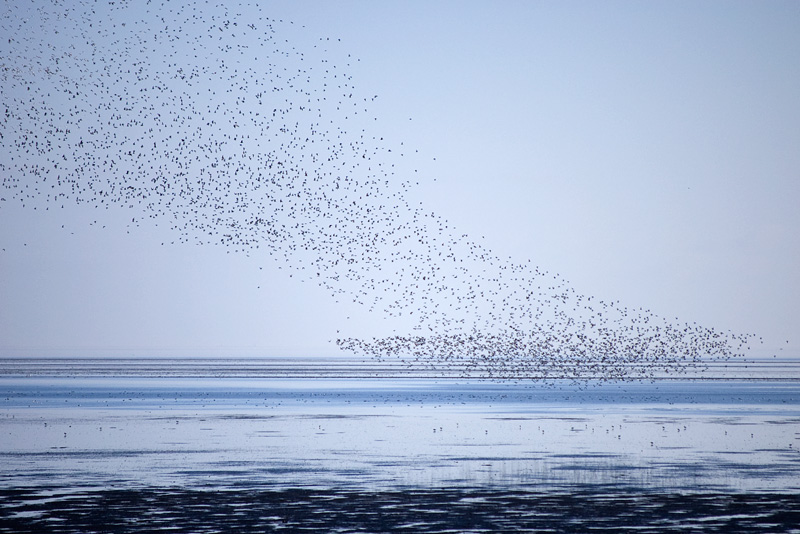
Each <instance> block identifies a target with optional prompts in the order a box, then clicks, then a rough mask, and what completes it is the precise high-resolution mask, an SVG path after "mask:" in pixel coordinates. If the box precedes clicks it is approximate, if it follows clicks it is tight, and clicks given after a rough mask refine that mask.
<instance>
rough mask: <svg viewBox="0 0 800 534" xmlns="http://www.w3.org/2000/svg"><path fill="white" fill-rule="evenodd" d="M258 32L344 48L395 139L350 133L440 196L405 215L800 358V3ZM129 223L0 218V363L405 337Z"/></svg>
mask: <svg viewBox="0 0 800 534" xmlns="http://www.w3.org/2000/svg"><path fill="white" fill-rule="evenodd" d="M45 4H46V3H45ZM211 5H212V6H213V3H212V4H211ZM198 9H205V10H213V9H214V8H213V7H203V6H202V3H199V4H198ZM232 9H233V8H232ZM261 13H262V14H263V15H264V16H266V17H271V18H273V19H284V21H293V22H294V26H293V27H291V28H289V27H288V26H287V25H286V24H283V25H281V26H280V27H281V28H282V30H281V31H282V32H284V33H283V34H281V35H282V36H283V35H284V34H285V35H286V39H289V40H291V42H289V43H288V44H287V45H286V46H297V47H298V48H299V49H303V50H306V51H307V52H310V51H311V50H312V48H313V46H314V43H317V42H318V41H317V40H318V39H319V38H320V37H323V38H330V39H331V42H325V43H324V46H326V47H327V49H328V52H327V53H328V54H330V57H331V58H332V61H334V62H335V61H339V62H340V65H339V68H341V69H342V70H346V71H347V72H348V74H350V75H352V79H351V83H352V86H354V87H353V91H354V92H355V93H357V95H358V96H359V97H365V98H370V102H369V104H368V105H369V113H368V114H367V116H368V117H370V118H372V117H375V118H377V120H373V121H362V122H355V123H354V122H349V123H347V125H345V126H343V127H345V128H351V129H353V124H356V125H358V126H357V127H356V128H355V130H357V129H358V128H360V127H361V125H362V124H365V125H367V126H366V127H368V128H369V132H371V133H373V134H375V135H379V136H382V137H384V138H385V146H387V147H393V150H394V152H402V153H404V156H403V158H402V159H397V160H395V159H392V160H391V161H393V162H396V164H397V170H396V172H397V174H398V175H400V176H403V177H408V178H413V180H415V181H416V180H418V181H419V182H420V185H419V187H417V188H416V189H414V190H412V191H411V192H410V193H409V194H408V196H409V198H410V199H412V200H413V201H414V202H422V203H423V205H424V206H425V208H426V209H430V210H433V211H435V212H436V213H437V214H439V215H441V216H443V217H444V218H445V219H447V220H448V221H449V223H450V224H452V225H454V226H455V227H456V228H458V229H459V231H463V232H464V233H466V234H468V235H469V236H471V237H472V238H473V239H475V240H476V241H478V242H479V243H481V244H482V245H484V246H485V247H487V248H488V249H490V250H492V251H493V252H494V253H495V254H497V255H498V256H501V257H509V256H510V257H511V258H513V260H514V261H517V262H523V261H527V260H528V259H530V260H531V261H532V262H533V263H535V264H536V265H538V266H540V267H542V268H544V269H547V270H549V271H552V272H558V273H560V274H561V275H562V276H563V277H564V278H566V279H567V280H569V281H570V283H571V284H572V286H574V287H575V289H576V290H577V291H579V292H582V293H584V294H590V295H596V296H598V297H599V298H603V299H607V300H616V299H619V300H620V301H621V302H622V303H623V304H625V305H626V306H630V307H633V308H638V307H639V306H642V307H645V308H649V309H651V310H653V311H654V312H655V313H657V314H659V315H662V316H665V317H679V318H680V320H681V321H689V322H692V321H697V322H698V323H701V324H703V325H707V326H710V327H711V326H713V327H715V328H719V329H722V330H727V329H731V330H733V331H736V332H751V333H754V334H756V335H759V336H764V339H765V344H764V347H763V352H764V353H768V354H770V355H771V354H773V353H778V354H792V355H795V356H797V355H798V354H799V353H800V336H798V325H800V276H799V275H798V274H797V271H798V267H800V209H798V206H800V150H797V147H798V146H800V100H798V98H797V95H798V94H800V31H798V28H800V5H798V4H797V3H795V2H702V3H698V2H647V3H644V2H605V3H598V2H550V3H546V2H501V3H495V2H492V3H489V2H471V3H467V2H435V3H430V2H410V3H409V2H398V3H386V2H343V3H342V2H337V3H327V2H312V3H297V2H277V3H270V5H269V6H267V5H265V6H262V8H261ZM12 15H14V14H13V13H12ZM14 16H16V15H14ZM5 21H6V23H7V21H8V19H7V18H6V19H5ZM300 26H304V27H300ZM131 31H134V32H135V30H131ZM42 39H43V40H44V41H45V42H47V41H48V39H49V40H53V39H56V38H55V37H53V36H49V37H48V36H47V35H46V34H43V37H42ZM53 42H57V40H56V41H53ZM59 44H60V43H59ZM231 44H236V41H235V40H231ZM9 46H11V47H12V49H13V45H10V44H4V45H3V47H4V48H3V50H5V49H6V48H7V47H9ZM20 54H21V56H23V57H24V54H25V53H24V52H21V53H20ZM348 55H350V57H348ZM144 59H145V60H147V59H148V58H144ZM12 61H13V60H12ZM151 61H154V62H155V61H156V59H152V60H151ZM345 62H349V63H350V66H348V67H347V68H346V69H345V68H344V67H343V66H342V65H343V63H345ZM19 72H24V69H20V70H19ZM23 76H24V74H23ZM0 80H2V79H0ZM6 82H7V79H6V81H3V83H6ZM374 95H378V98H377V99H375V100H374V101H373V100H371V97H372V96H374ZM4 98H7V97H4ZM362 117H364V116H363V115H362ZM356 120H357V121H358V120H360V119H356ZM10 138H11V136H9V135H6V136H5V138H4V140H3V141H1V142H2V143H7V142H9V139H10ZM401 143H402V145H401ZM417 150H418V152H417ZM3 158H4V156H2V155H0V162H4V161H5V160H4V159H3ZM434 158H435V159H434ZM387 161H389V160H387ZM6 164H8V162H6ZM414 169H416V170H417V172H414ZM0 196H8V195H6V194H2V191H0ZM45 207H49V209H47V210H46V211H45ZM131 217H136V218H140V217H141V218H145V217H144V216H142V215H139V214H132V212H131V210H129V209H127V208H120V207H112V208H111V209H108V210H106V209H102V208H101V209H96V208H94V207H92V206H89V205H86V204H82V205H75V203H74V202H73V203H70V202H64V208H61V207H60V204H59V206H58V208H56V207H55V206H54V205H52V204H50V205H46V204H41V205H40V206H38V207H37V209H35V210H34V209H31V206H30V205H28V206H26V207H25V208H23V207H21V205H20V204H19V202H11V201H6V202H4V203H2V204H0V245H2V249H3V250H2V252H1V253H0V273H2V277H0V302H2V306H0V355H6V356H15V355H62V354H65V355H84V354H91V355H103V354H114V355H131V354H133V355H180V356H191V355H207V356H212V355H216V356H227V355H276V356H279V355H329V354H335V353H336V352H337V349H336V347H335V345H333V344H332V343H330V341H329V340H331V339H335V338H336V337H337V335H347V336H350V335H367V336H371V335H383V334H385V333H387V332H390V331H392V330H393V329H394V328H395V327H396V326H397V324H396V322H393V321H389V320H387V319H385V318H383V317H380V316H379V315H378V314H376V313H369V312H368V311H367V309H366V307H364V306H359V305H356V304H353V303H352V302H338V303H337V302H336V301H335V300H334V299H332V298H331V296H330V295H329V294H328V293H327V292H326V291H324V290H323V289H321V288H319V287H317V286H316V285H315V283H314V282H313V281H311V280H306V279H305V278H304V274H303V273H302V272H294V273H292V269H291V267H290V266H288V265H284V264H281V263H278V262H275V261H272V260H271V259H270V258H268V257H267V255H266V254H264V253H263V252H259V251H253V252H252V253H251V254H250V255H249V257H248V256H245V255H244V254H241V253H239V254H236V253H230V254H229V253H226V252H227V251H226V250H225V248H224V247H219V246H199V245H196V244H174V245H171V244H170V242H171V241H174V240H175V232H173V231H171V230H170V229H169V227H168V224H165V223H164V221H160V222H159V225H158V226H154V225H153V224H152V223H150V222H147V221H145V222H143V223H142V226H140V227H134V228H128V223H129V222H130V219H131ZM94 221H97V223H96V224H94ZM62 225H64V227H63V228H62ZM104 226H105V227H104ZM481 236H483V237H481ZM162 242H165V243H166V244H165V245H162V244H161V243H162ZM279 267H281V268H279ZM290 273H291V274H293V276H291V277H290V276H289V274H290ZM337 331H340V332H341V334H337ZM787 340H788V341H789V343H788V344H787V343H786V341H787ZM777 349H783V350H782V351H780V352H776V350H777ZM759 350H762V349H759Z"/></svg>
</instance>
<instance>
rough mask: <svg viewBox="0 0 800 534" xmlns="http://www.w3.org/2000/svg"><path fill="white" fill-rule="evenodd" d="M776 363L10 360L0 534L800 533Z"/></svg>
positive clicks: (797, 448) (793, 455)
mask: <svg viewBox="0 0 800 534" xmlns="http://www.w3.org/2000/svg"><path fill="white" fill-rule="evenodd" d="M782 365H783V370H782V371H780V372H779V373H774V372H773V370H770V369H774V368H769V366H767V367H768V370H767V371H766V372H765V373H764V376H761V375H756V376H754V377H753V379H750V380H744V379H742V377H741V376H739V375H736V373H737V372H740V371H737V370H733V371H726V373H728V374H727V375H725V376H716V377H714V378H716V379H709V378H706V379H702V380H697V379H689V378H691V377H687V379H683V380H659V381H656V382H647V383H639V382H631V383H622V384H613V383H603V384H598V383H593V382H589V383H588V384H585V385H570V384H550V385H543V384H537V383H528V382H519V383H494V382H486V381H479V380H467V379H459V378H452V377H451V378H447V377H439V378H436V377H432V376H428V375H425V374H423V373H417V374H416V375H415V374H413V373H407V374H401V373H395V374H390V373H385V369H383V370H380V369H379V370H378V371H379V372H377V373H376V368H374V367H371V366H369V365H366V366H360V365H353V364H349V363H348V364H342V363H340V362H339V363H336V362H334V363H331V362H319V361H317V362H311V363H308V362H306V363H304V364H302V365H299V364H298V365H296V366H292V365H291V362H275V361H273V362H271V363H269V364H264V363H259V364H254V363H253V362H247V361H235V362H231V361H226V362H222V361H216V362H209V361H205V362H200V361H196V362H194V363H192V362H184V363H183V364H181V365H177V366H170V365H169V362H166V361H155V360H154V361H149V362H148V361H145V362H141V361H139V362H133V361H130V362H126V361H115V362H111V363H109V362H104V361H99V360H82V361H71V362H69V361H64V360H59V361H52V360H50V361H36V362H32V361H28V362H22V361H10V360H9V361H6V362H4V364H3V367H2V372H0V409H1V411H0V462H2V467H1V468H0V531H2V532H41V531H49V532H145V531H160V530H169V531H177V532H221V531H231V530H238V531H240V532H251V531H252V532H269V531H273V530H274V531H277V530H281V531H301V530H308V531H315V532H319V531H362V532H385V531H403V530H405V531H411V532H445V531H457V532H464V531H475V532H479V531H503V530H512V531H513V530H520V529H522V530H534V531H535V530H547V529H552V530H554V531H561V532H585V531H587V530H595V529H596V530H608V531H618V530H619V529H621V528H627V529H632V528H637V529H638V530H642V531H644V532H664V531H671V530H675V531H678V530H680V531H682V532H685V531H687V530H688V531H698V532H711V531H720V532H722V531H724V532H731V531H740V532H754V531H766V532H800V376H798V375H797V374H796V372H795V371H796V369H798V367H797V366H796V365H795V366H792V365H787V364H782ZM375 374H378V375H379V376H391V378H376V377H375V376H374V375H375ZM740 374H741V372H740ZM775 374H778V375H779V376H781V377H782V379H780V380H779V379H776V378H775V376H774V375H775ZM757 378H761V379H757Z"/></svg>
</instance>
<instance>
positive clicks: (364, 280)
mask: <svg viewBox="0 0 800 534" xmlns="http://www.w3.org/2000/svg"><path fill="white" fill-rule="evenodd" d="M0 35H2V36H3V38H2V41H3V42H2V43H0V84H1V85H2V94H1V95H0V99H1V102H0V113H2V119H0V120H1V122H0V124H1V126H0V146H2V154H0V175H1V176H2V191H0V193H2V200H1V201H0V209H1V208H2V204H3V203H12V202H16V203H21V204H22V205H24V206H26V207H32V208H34V209H37V208H44V209H49V207H50V206H53V207H58V206H63V205H64V204H65V203H67V202H71V203H78V204H88V205H90V206H94V207H99V208H105V209H121V208H126V209H129V210H131V211H130V212H131V213H133V217H132V218H131V223H130V225H131V226H132V227H135V226H137V225H138V224H139V223H140V222H141V220H142V219H145V218H153V219H154V220H155V221H156V222H157V223H158V224H168V225H170V227H171V228H172V230H173V231H174V232H175V235H176V241H180V242H194V243H198V244H216V245H220V246H222V247H225V248H226V249H227V250H228V251H230V252H236V253H244V254H248V255H253V254H255V253H256V252H257V251H258V252H259V254H268V255H271V256H273V257H274V258H276V259H277V260H279V261H282V262H285V263H286V264H288V265H289V267H290V268H291V269H293V272H295V273H299V274H301V275H302V276H305V277H306V278H311V279H313V280H314V281H315V282H317V283H318V284H320V285H321V286H322V287H324V288H325V289H326V290H327V291H329V292H330V293H331V295H332V296H333V297H335V298H337V299H340V298H348V299H352V300H353V301H355V302H358V303H360V304H362V305H363V306H366V307H367V308H368V309H369V310H370V311H371V312H372V313H374V314H382V317H385V318H400V317H402V318H403V319H402V321H403V322H404V324H408V325H411V326H410V331H409V332H408V333H406V334H405V335H395V336H390V337H380V338H372V339H361V338H342V339H339V340H337V344H338V345H339V347H340V348H341V349H343V350H346V351H351V352H354V353H356V354H360V355H365V356H370V357H374V358H377V359H389V358H395V359H400V360H402V361H404V362H406V363H407V364H408V365H411V366H419V365H424V366H427V367H430V368H433V369H443V368H447V369H452V368H460V369H463V372H464V373H465V374H468V375H470V376H484V377H491V378H496V379H506V378H532V379H537V378H538V379H544V380H548V379H557V378H572V379H574V380H583V379H586V378H587V377H592V378H602V379H629V378H652V377H655V376H658V375H662V374H675V373H682V372H686V371H687V370H688V369H690V368H693V367H696V366H698V365H702V363H703V362H705V361H708V360H713V359H728V358H732V357H736V356H740V355H741V354H742V353H743V351H744V350H745V349H746V347H747V346H748V344H749V343H750V342H751V340H752V336H751V335H749V334H747V335H741V334H736V333H733V332H730V331H717V330H714V329H713V328H706V327H702V326H699V325H697V324H694V323H693V324H688V323H683V324H681V323H679V322H677V321H669V320H667V319H665V318H663V317H660V316H658V315H656V314H654V313H652V312H651V311H649V310H644V309H629V308H626V307H625V306H623V305H621V304H620V303H619V302H608V301H602V300H597V299H596V298H593V297H591V296H587V295H582V294H580V293H578V292H576V291H575V290H574V289H573V288H571V287H570V285H569V283H568V282H567V281H566V280H564V279H563V278H562V277H560V276H559V275H557V274H552V273H548V272H546V271H544V270H540V269H539V268H538V267H536V266H535V265H534V264H533V263H531V262H525V263H514V262H513V261H511V260H510V259H503V258H499V257H497V256H496V255H495V254H493V253H492V252H491V251H490V250H489V249H488V248H487V247H486V246H485V245H482V244H480V243H479V242H477V241H475V240H473V239H471V238H470V237H469V236H467V235H465V234H462V233H459V232H458V231H457V230H456V229H454V228H453V227H452V225H451V224H449V223H448V222H447V221H446V220H445V219H444V218H442V217H441V216H439V215H437V214H436V213H435V212H433V211H431V210H430V209H426V208H425V207H424V206H422V205H421V204H419V203H417V205H412V202H411V201H410V200H409V198H410V196H411V195H410V194H409V190H410V189H413V188H414V185H415V183H416V180H417V178H416V176H418V175H417V174H416V173H415V171H414V170H413V169H408V168H406V166H405V165H404V164H403V163H402V162H403V161H407V160H408V156H407V155H406V154H408V155H412V154H414V152H412V151H411V150H410V149H408V148H407V147H406V146H404V144H403V143H400V144H399V145H397V144H391V143H390V142H388V141H384V138H383V137H382V134H380V133H376V132H375V131H374V130H375V129H376V125H379V124H380V123H379V122H377V117H375V116H373V115H371V112H370V107H371V105H372V101H373V100H374V99H375V98H376V97H375V95H372V94H369V95H366V96H365V95H363V94H361V92H360V91H359V90H358V89H357V88H356V87H355V85H354V82H353V79H352V75H351V74H348V71H349V70H352V69H351V67H353V66H354V64H355V63H356V62H357V60H356V59H354V58H352V57H351V56H350V55H349V54H347V53H346V52H344V51H342V46H343V45H342V43H340V42H339V40H338V39H332V38H324V37H323V38H314V39H313V40H312V39H309V38H308V36H307V34H306V30H305V29H304V28H302V27H301V26H300V25H295V24H294V23H293V22H289V21H283V20H275V19H270V18H269V17H268V16H267V14H265V13H262V8H261V7H258V6H257V5H250V4H247V3H241V4H233V3H228V2H225V3H222V2H220V3H218V4H214V3H209V2H200V1H198V2H185V3H183V2H182V3H178V4H174V3H158V5H153V4H151V3H150V2H147V3H144V2H127V1H124V0H116V1H104V2H99V1H94V0H92V1H80V2H67V3H62V2H56V1H52V2H50V1H45V0H42V1H36V2H26V3H21V2H17V3H6V4H5V7H4V12H3V13H2V18H0ZM404 158H405V160H404ZM259 257H262V256H259Z"/></svg>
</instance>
